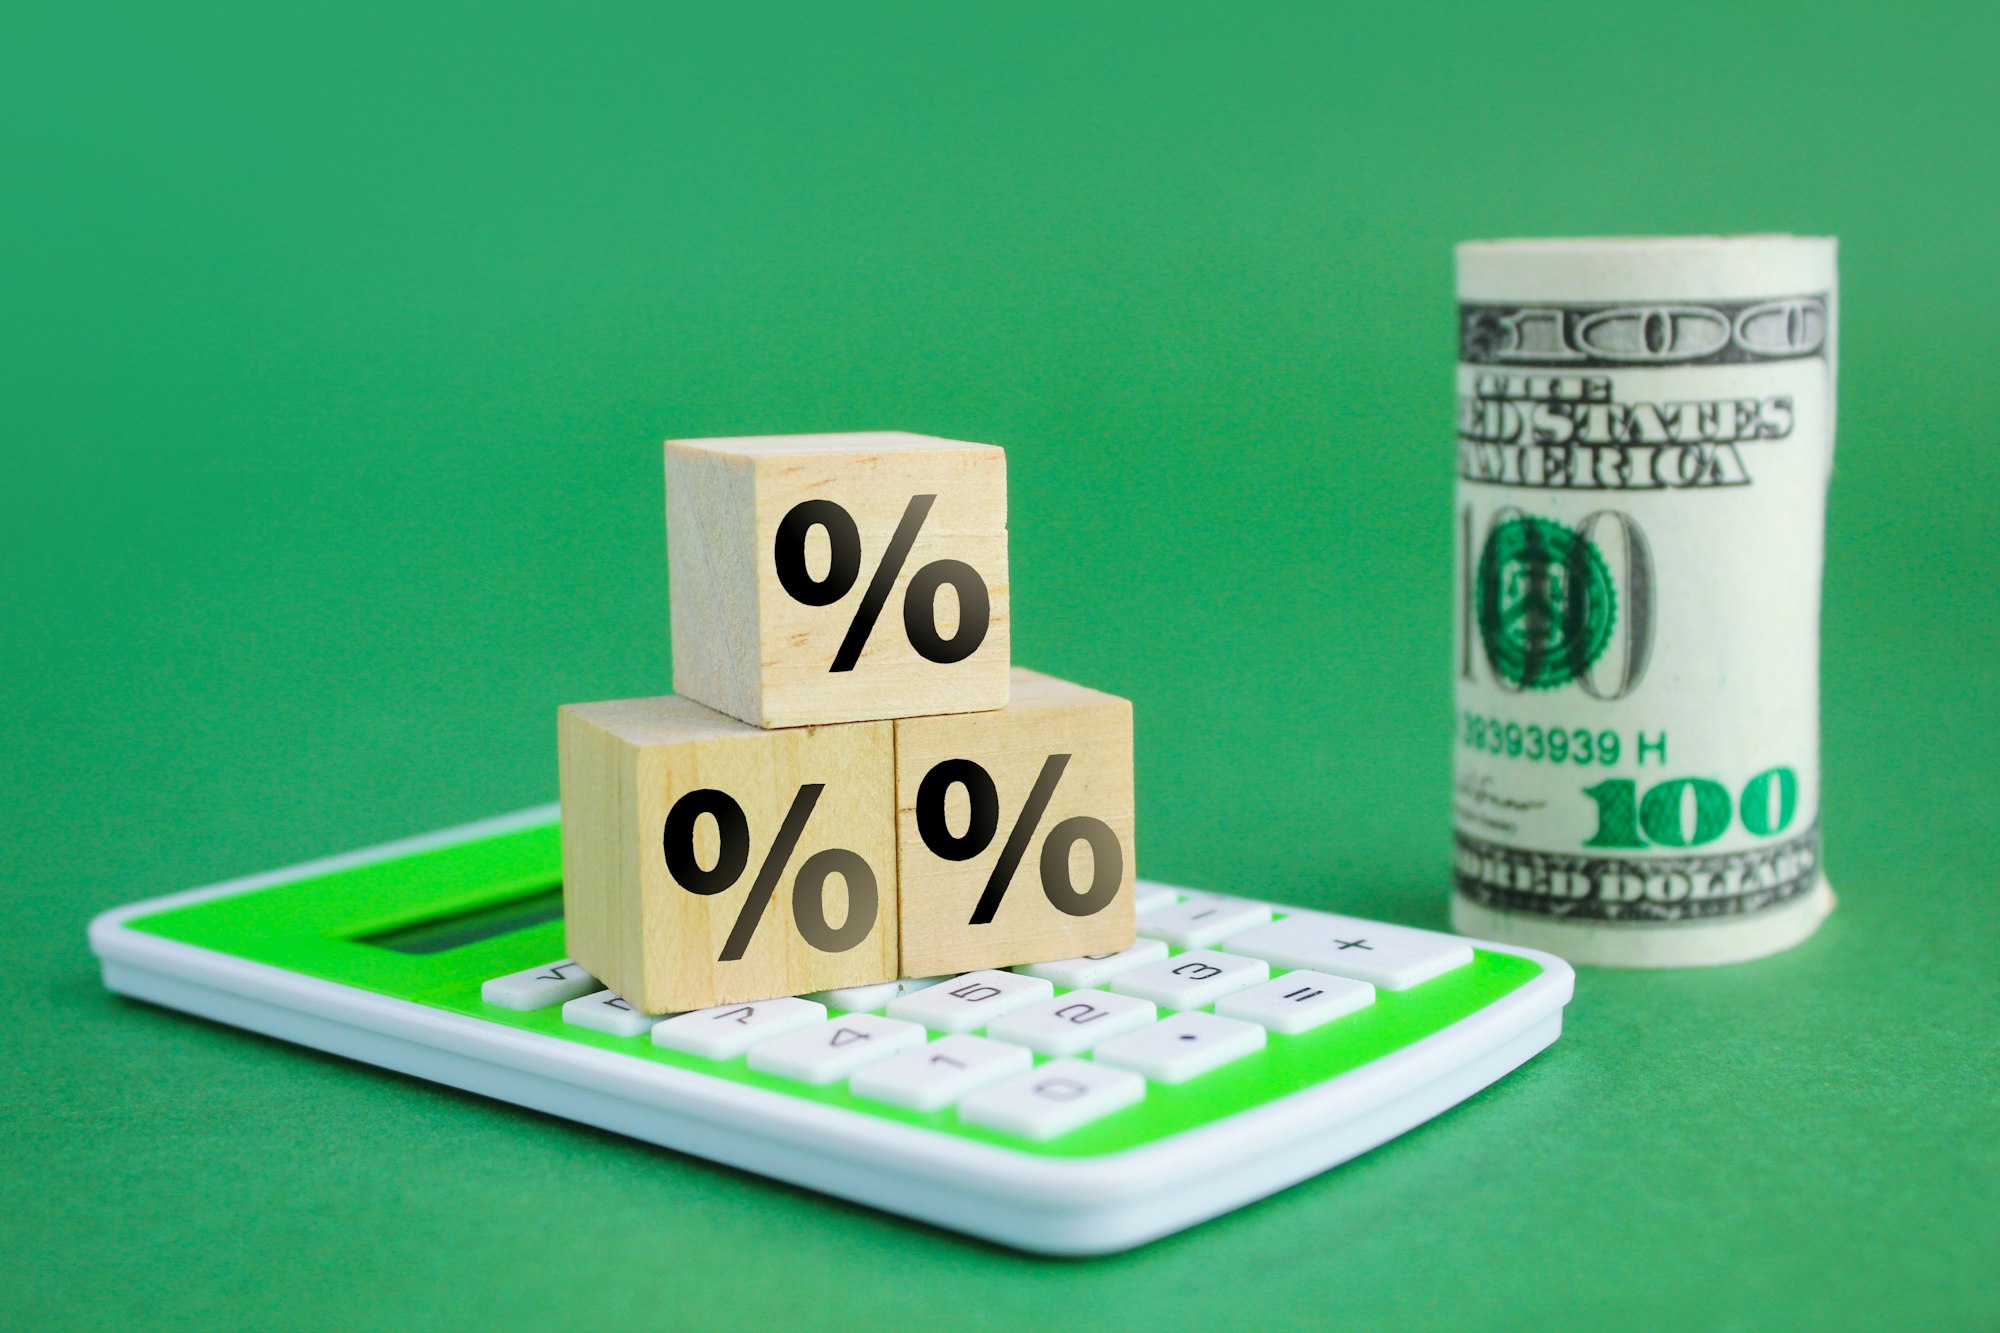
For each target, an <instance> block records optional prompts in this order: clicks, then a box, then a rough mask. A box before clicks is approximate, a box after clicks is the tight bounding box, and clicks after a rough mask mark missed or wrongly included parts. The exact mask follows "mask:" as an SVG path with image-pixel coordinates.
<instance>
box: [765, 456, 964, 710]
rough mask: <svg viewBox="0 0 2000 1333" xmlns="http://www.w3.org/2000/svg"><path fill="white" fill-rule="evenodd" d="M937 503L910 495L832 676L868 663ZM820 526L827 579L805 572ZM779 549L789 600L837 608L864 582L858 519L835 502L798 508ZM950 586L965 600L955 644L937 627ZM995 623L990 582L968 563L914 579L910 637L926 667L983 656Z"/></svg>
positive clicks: (906, 628) (936, 567)
mask: <svg viewBox="0 0 2000 1333" xmlns="http://www.w3.org/2000/svg"><path fill="white" fill-rule="evenodd" d="M936 502H937V497H936V496H935V495H913V496H911V497H910V503H909V504H908V505H907V506H906V507H905V508H904V510H903V517H902V518H901V519H900V520H899V521H898V522H897V524H896V532H895V535H894V536H892V537H890V538H889V548H888V549H887V550H886V551H884V552H883V553H882V563H880V564H878V565H876V566H875V573H874V574H873V575H872V576H871V577H870V578H869V580H868V587H867V589H866V590H865V591H864V592H863V593H862V594H861V605H860V607H859V608H858V609H856V611H855V612H854V619H853V620H851V621H850V622H848V626H847V635H846V637H844V638H843V639H841V641H840V650H839V651H838V652H836V653H835V654H834V655H833V665H832V666H830V667H828V668H827V670H828V671H852V670H854V664H855V663H856V662H859V661H860V660H861V649H862V648H863V646H865V645H866V644H867V642H868V636H869V635H870V634H873V633H874V632H875V622H876V621H877V620H879V619H880V618H881V616H882V608H883V607H884V606H886V605H888V602H889V590H890V589H891V588H893V587H895V586H896V576H897V575H899V574H901V573H902V572H903V564H904V562H905V561H907V560H908V559H909V558H910V548H911V547H912V546H914V545H915V544H916V540H917V533H918V532H919V531H921V530H922V529H923V526H924V519H925V518H926V517H927V516H928V515H929V514H930V512H931V506H932V505H933V504H935V503H936ZM814 528H823V529H825V530H826V539H827V544H828V546H829V548H830V549H831V551H832V558H831V559H830V560H829V561H828V563H827V570H826V577H824V578H818V579H816V578H814V577H813V576H812V571H811V570H809V569H807V568H806V537H807V535H808V534H809V533H811V532H812V530H813V529H814ZM773 547H774V549H773V550H772V556H773V557H774V559H775V560H776V562H777V566H778V583H779V586H781V587H783V588H784V590H785V594H786V596H788V597H790V598H791V599H792V600H793V601H795V602H798V603H801V604H802V605H805V606H831V605H833V604H834V603H835V602H837V601H839V600H840V599H841V598H843V597H845V596H847V594H848V593H849V592H851V591H853V588H854V583H855V580H857V579H859V578H860V577H861V532H860V530H859V529H858V528H856V527H855V526H854V515H852V514H850V513H848V512H847V511H846V510H845V509H843V508H841V507H840V506H839V505H837V504H835V503H834V502H833V501H831V500H802V501H800V502H799V503H798V504H795V505H793V506H792V507H791V509H790V510H789V511H788V512H787V513H786V514H785V516H784V518H782V519H781V520H779V522H778V536H777V540H776V541H775V542H774V543H773ZM947 585H949V586H950V587H951V589H952V591H953V592H955V593H957V594H958V628H957V629H955V630H953V631H952V634H951V637H950V638H948V639H947V638H945V637H944V635H942V634H940V633H939V632H938V625H937V594H938V589H940V588H943V587H945V586H947ZM991 618H992V606H991V605H990V604H989V603H988V601H987V599H986V580H985V579H983V578H981V577H979V571H978V570H976V569H974V568H973V567H972V566H971V565H968V564H966V563H965V562H964V561H963V560H933V561H931V562H930V563H929V564H927V565H924V566H922V567H921V568H919V569H918V570H917V572H916V573H914V574H912V575H911V576H910V586H909V587H908V588H907V589H905V590H904V592H903V633H904V635H905V636H906V637H907V638H908V639H909V641H910V646H911V647H912V648H915V649H916V650H917V653H918V654H919V655H920V656H921V657H923V658H924V660H925V661H928V662H936V663H937V664H938V665H939V666H949V665H950V664H951V663H953V662H963V661H964V660H965V659H966V658H968V657H970V656H972V655H973V654H974V653H976V652H978V651H979V645H980V644H982V643H984V642H985V641H986V625H987V621H988V620H990V619H991Z"/></svg>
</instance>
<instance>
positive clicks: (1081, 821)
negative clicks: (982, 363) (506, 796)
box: [558, 433, 1134, 1013]
mask: <svg viewBox="0 0 2000 1333" xmlns="http://www.w3.org/2000/svg"><path fill="white" fill-rule="evenodd" d="M666 464H667V555H668V566H669V578H670V581H671V588H670V592H671V597H672V625H673V657H674V689H675V690H676V691H677V693H676V694H673V695H667V696H662V697H659V698H653V699H627V700H621V701H618V702H613V703H597V704H575V705H571V706H569V707H566V708H563V709H562V710H561V711H560V714H559V717H558V739H559V747H560V751H561V770H562V815H563V881H564V882H563V905H564V911H565V913H566V916H567V920H568V936H569V949H570V953H571V955H572V956H573V957H575V959H576V960H577V961H578V962H579V963H581V964H583V966H584V967H585V968H587V969H588V970H589V971H590V972H591V973H592V974H593V975H594V976H596V977H597V978H598V979H599V980H601V981H603V983H604V984H605V985H606V986H608V987H610V988H611V989H612V990H614V991H616V992H617V993H618V994H619V995H620V996H622V997H624V999H625V1000H626V1001H627V1002H628V1003H630V1004H632V1005H634V1006H635V1007H638V1008H641V1009H643V1010H645V1011H646V1012H648V1013H670V1012H679V1011H683V1010H687V1009H697V1008H703V1007H707V1006H710V1005H717V1004H733V1003H738V1002H743V1001H750V1000H763V999H771V998H774V997H776V996H780V995H794V994H800V993H804V992H810V991H820V990H827V989H830V988H833V987H839V986H854V985H863V984H867V983H871V982H878V981H887V980H891V979H893V978H896V977H899V976H932V975H938V974H942V973H951V972H963V971H968V970H971V969H975V968H989V967H1008V966H1012V965H1014V964H1018V963H1033V962H1044V961H1047V960H1050V959H1056V958H1070V957H1076V956H1079V955H1083V954H1096V953H1108V952H1111V951H1113V950H1117V949H1122V948H1125V947H1126V946H1128V945H1130V944H1131V943H1132V941H1133V911H1132V899H1133V893H1132V883H1133V865H1134V853H1133V831H1132V830H1133V788H1132V708H1131V705H1130V704H1129V703H1127V702H1126V701H1125V700H1123V699H1118V698H1115V697H1113V696H1111V695H1108V694H1100V693H1098V692H1097V691H1095V690H1090V689H1086V688H1084V687H1083V686H1080V685H1072V684H1069V683H1067V682H1065V681H1060V680H1056V679H1054V678H1053V677H1050V676H1043V675H1038V674H1036V673H1034V672H1031V671H1025V670H1019V669H1015V668H1014V667H1013V666H1012V664H1011V661H1010V635H1009V618H1008V585H1007V461H1006V455H1005V453H1004V452H1002V451H1001V450H1000V449H997V448H995V447H993V446H991V445H982V444H966V443H962V442H959V441H955V440H942V439H936V438H932V437H930V436H923V435H905V434H899V433H870V434H854V435H792V436H766V437H756V438H744V439H723V440H676V441H670V442H669V443H668V444H667V450H666Z"/></svg>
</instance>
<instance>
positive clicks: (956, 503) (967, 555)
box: [667, 431, 1011, 727]
mask: <svg viewBox="0 0 2000 1333" xmlns="http://www.w3.org/2000/svg"><path fill="white" fill-rule="evenodd" d="M667 565H668V578H669V581H670V583H671V589H670V592H671V596H672V621H673V647H674V690H675V692H676V693H679V694H682V695H686V696H687V697H689V698H691V699H697V700H699V701H701V702H702V703H705V704H707V705H708V706H709V707H711V708H714V709H717V710H719V711H721V712H724V713H728V714H730V715H731V716H732V717H737V718H741V719H742V720H743V721H745V722H749V723H752V724H754V725H756V726H760V727H799V726H816V725H819V724H821V723H829V722H864V721H870V720H874V719H879V718H897V717H919V716H924V715H927V714H933V713H966V712H979V711H983V710H986V709H994V708H1002V707H1005V706H1006V703H1007V669H1008V664H1009V657H1010V647H1011V644H1010V634H1009V620H1008V606H1007V600H1008V599H1007V456H1006V454H1005V453H1004V452H1003V451H1002V450H1000V449H998V448H995V447H994V446H992V445H990V444H966V443H963V442H961V441H958V440H941V439H937V438H935V437H933V436H928V435H909V434H905V433H902V432H899V431H880V432H868V433H857V434H852V435H765V436H751V437H744V438H737V439H720V440H669V441H668V442H667Z"/></svg>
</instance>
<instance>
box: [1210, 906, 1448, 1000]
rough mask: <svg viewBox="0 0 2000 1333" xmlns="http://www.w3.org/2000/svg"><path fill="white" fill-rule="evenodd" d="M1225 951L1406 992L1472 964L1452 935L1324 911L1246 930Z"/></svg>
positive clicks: (1299, 913)
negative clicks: (1389, 924)
mask: <svg viewBox="0 0 2000 1333" xmlns="http://www.w3.org/2000/svg"><path fill="white" fill-rule="evenodd" d="M1229 951H1230V952H1231V953H1244V954H1249V955H1250V956H1251V957H1252V958H1262V959H1263V960H1264V961H1266V962H1268V963H1275V964H1277V965H1278V966H1279V967H1307V968H1312V969H1313V970H1314V971H1317V972H1330V973H1332V974H1333V975H1334V976H1336V977H1351V978H1353V979H1354V980H1355V981H1365V982H1368V983H1369V984H1370V985H1373V986H1379V987H1381V988H1382V989H1383V990H1408V989H1409V988H1410V987H1412V986H1416V985H1420V984H1422V983H1423V982H1426V981H1429V980H1430V979H1431V978H1433V977H1436V976H1441V975H1443V974H1444V973H1446V972H1449V971H1451V970H1452V969H1453V968H1455V967H1464V966H1465V965H1466V964H1467V963H1469V962H1471V961H1472V946H1471V945H1469V944H1467V943H1466V942H1465V941H1464V940H1461V939H1458V938H1456V937H1454V936H1451V935H1437V934H1433V933H1432V932H1430V931H1428V930H1411V929H1410V928H1408V927H1407V926H1385V925H1383V924H1382V923H1381V922H1379V921H1362V920H1360V919H1358V918H1356V917H1351V916H1333V915H1331V914H1329V913H1325V912H1297V913H1294V914H1293V915H1291V916H1288V917H1286V918H1285V919H1284V920H1282V921H1274V922H1272V923H1271V924H1270V925H1268V926H1259V927H1257V928H1256V929H1255V930H1250V931H1245V932H1244V933H1243V934H1241V935H1238V936H1236V937H1235V938H1234V939H1232V940H1230V941H1229Z"/></svg>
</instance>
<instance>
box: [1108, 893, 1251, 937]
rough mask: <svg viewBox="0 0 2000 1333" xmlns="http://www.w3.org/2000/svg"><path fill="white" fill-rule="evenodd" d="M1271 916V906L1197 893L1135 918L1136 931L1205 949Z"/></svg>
mask: <svg viewBox="0 0 2000 1333" xmlns="http://www.w3.org/2000/svg"><path fill="white" fill-rule="evenodd" d="M1270 919H1271V909H1270V908H1268V907H1264V906H1262V905H1260V904H1258V903H1246V902H1241V901H1238V900H1236V899H1233V898H1210V897H1204V896H1197V897H1193V898H1189V899H1187V900H1186V901H1185V902H1180V903H1176V904H1174V905H1173V906H1172V907H1162V908H1160V909H1159V910H1158V911H1154V912H1148V913H1147V914H1146V915H1145V916H1142V917H1140V918H1139V933H1140V934H1141V935H1145V936H1147V937H1148V938H1151V939H1156V940H1165V941H1166V942H1167V943H1168V944H1171V945H1173V946H1174V947H1175V948H1177V949H1206V948H1207V947H1208V946H1209V945H1211V944H1220V943H1221V942H1222V941H1224V940H1226V939H1228V938H1229V937H1230V936H1231V935H1234V934H1236V933H1237V932H1238V931H1241V930H1248V929H1250V928H1251V927H1252V926H1258V925H1262V924H1263V923H1264V922H1266V921H1269V920H1270Z"/></svg>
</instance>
